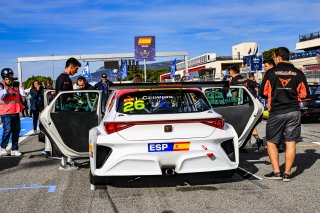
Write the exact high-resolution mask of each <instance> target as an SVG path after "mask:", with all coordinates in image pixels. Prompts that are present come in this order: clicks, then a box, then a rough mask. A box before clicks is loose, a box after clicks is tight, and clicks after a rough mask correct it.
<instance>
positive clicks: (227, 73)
mask: <svg viewBox="0 0 320 213" xmlns="http://www.w3.org/2000/svg"><path fill="white" fill-rule="evenodd" d="M228 76H229V69H227V70H226V74H225V75H224V76H223V79H222V80H223V81H226V80H227V79H228Z"/></svg>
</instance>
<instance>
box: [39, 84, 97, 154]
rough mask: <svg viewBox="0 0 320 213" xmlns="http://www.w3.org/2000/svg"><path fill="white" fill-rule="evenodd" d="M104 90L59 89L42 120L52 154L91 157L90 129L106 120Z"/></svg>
mask: <svg viewBox="0 0 320 213" xmlns="http://www.w3.org/2000/svg"><path fill="white" fill-rule="evenodd" d="M101 98H102V92H101V91H100V90H76V91H75V90H74V91H63V92H59V94H57V95H56V97H54V98H53V100H52V101H51V102H50V103H49V101H48V96H47V94H46V95H45V104H46V103H49V104H48V106H46V107H45V109H44V110H43V112H42V113H41V115H40V122H41V124H42V126H43V130H42V131H43V132H44V134H45V136H46V143H48V142H49V143H50V146H51V156H52V157H61V156H62V155H63V156H69V157H73V158H75V157H88V151H89V150H88V144H89V142H88V141H89V130H90V129H91V128H93V127H95V126H97V125H98V124H99V122H100V120H101V119H102V114H101Z"/></svg>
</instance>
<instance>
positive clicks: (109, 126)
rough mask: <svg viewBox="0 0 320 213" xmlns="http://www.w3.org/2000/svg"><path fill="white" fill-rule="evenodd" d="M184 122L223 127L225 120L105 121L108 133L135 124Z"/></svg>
mask: <svg viewBox="0 0 320 213" xmlns="http://www.w3.org/2000/svg"><path fill="white" fill-rule="evenodd" d="M182 123H202V124H206V125H208V126H212V127H215V128H219V129H223V128H224V120H223V119H222V118H210V119H188V120H162V121H133V122H132V121H131V122H105V123H104V128H105V131H106V132H107V134H112V133H115V132H119V131H121V130H124V129H127V128H129V127H132V126H135V125H152V124H182Z"/></svg>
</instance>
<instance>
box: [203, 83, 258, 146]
mask: <svg viewBox="0 0 320 213" xmlns="http://www.w3.org/2000/svg"><path fill="white" fill-rule="evenodd" d="M203 92H204V94H205V96H206V97H207V99H208V101H209V103H210V104H211V106H212V108H213V109H214V111H216V112H217V113H219V114H220V115H222V117H223V118H224V120H225V121H226V122H227V123H229V124H231V125H232V126H233V128H234V129H235V131H236V132H237V134H238V137H239V147H244V146H245V144H246V143H247V142H248V141H249V140H250V138H251V133H252V130H253V128H254V127H255V126H256V125H258V124H259V123H260V122H261V120H262V113H263V106H262V104H261V103H260V101H259V100H258V99H257V98H255V97H254V96H253V95H252V94H251V93H250V91H249V90H248V89H247V88H246V87H244V86H230V89H229V90H225V89H223V88H219V87H211V88H203Z"/></svg>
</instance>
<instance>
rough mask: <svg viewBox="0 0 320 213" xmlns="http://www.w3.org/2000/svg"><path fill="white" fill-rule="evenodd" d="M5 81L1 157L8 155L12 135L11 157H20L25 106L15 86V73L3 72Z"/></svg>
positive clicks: (0, 93) (0, 91) (0, 99)
mask: <svg viewBox="0 0 320 213" xmlns="http://www.w3.org/2000/svg"><path fill="white" fill-rule="evenodd" d="M1 77H2V79H3V81H2V82H1V84H0V115H1V120H2V123H3V134H2V140H1V149H0V155H1V156H5V155H8V152H7V150H6V147H7V145H8V142H9V138H10V135H12V148H11V155H13V156H20V155H21V152H19V151H18V148H19V144H18V141H19V133H20V117H19V113H20V112H22V110H23V109H24V106H23V105H22V104H21V101H22V98H21V95H20V92H19V87H18V85H14V82H13V71H12V70H11V69H10V68H4V69H2V70H1Z"/></svg>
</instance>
